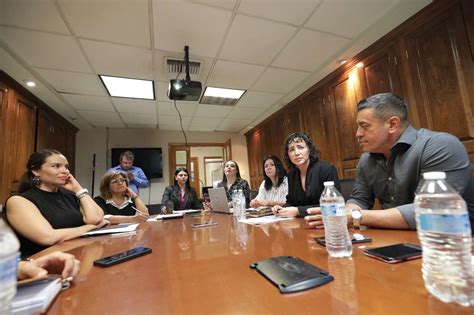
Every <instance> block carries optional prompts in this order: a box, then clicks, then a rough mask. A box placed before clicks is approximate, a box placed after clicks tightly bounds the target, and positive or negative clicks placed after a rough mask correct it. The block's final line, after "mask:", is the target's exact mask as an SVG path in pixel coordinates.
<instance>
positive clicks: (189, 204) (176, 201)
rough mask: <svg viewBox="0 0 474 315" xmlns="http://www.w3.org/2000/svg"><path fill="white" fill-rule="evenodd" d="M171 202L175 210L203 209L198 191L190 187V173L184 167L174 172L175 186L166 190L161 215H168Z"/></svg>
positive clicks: (162, 199) (162, 200)
mask: <svg viewBox="0 0 474 315" xmlns="http://www.w3.org/2000/svg"><path fill="white" fill-rule="evenodd" d="M169 201H171V202H173V206H174V208H173V209H174V210H185V209H202V204H201V202H200V201H199V199H198V196H197V194H196V191H195V190H194V188H192V187H191V185H189V173H188V170H187V169H186V168H184V167H180V168H178V169H176V171H175V172H174V185H173V186H168V187H166V188H165V191H164V192H163V197H162V198H161V204H162V208H161V213H163V214H166V213H168V209H167V208H166V204H167V203H168V202H169Z"/></svg>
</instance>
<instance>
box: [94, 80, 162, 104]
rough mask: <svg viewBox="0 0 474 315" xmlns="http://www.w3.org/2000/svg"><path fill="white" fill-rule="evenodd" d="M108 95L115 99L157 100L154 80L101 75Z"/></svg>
mask: <svg viewBox="0 0 474 315" xmlns="http://www.w3.org/2000/svg"><path fill="white" fill-rule="evenodd" d="M99 78H100V80H101V81H102V83H103V84H104V86H105V88H106V90H107V93H109V95H110V96H113V97H124V98H139V99H146V100H154V99H155V88H154V85H153V81H152V80H141V79H130V78H123V77H114V76H108V75H102V74H99Z"/></svg>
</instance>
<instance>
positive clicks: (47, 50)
mask: <svg viewBox="0 0 474 315" xmlns="http://www.w3.org/2000/svg"><path fill="white" fill-rule="evenodd" d="M0 36H1V38H2V39H3V40H4V41H5V42H7V43H8V46H10V47H11V48H12V49H13V50H14V51H15V52H16V53H18V54H19V55H20V56H21V57H22V58H23V59H24V60H25V61H26V62H27V63H28V64H30V65H32V66H37V67H43V68H52V69H59V70H70V71H79V72H91V69H90V67H89V65H88V64H87V61H86V59H85V58H84V56H83V55H82V52H81V50H80V49H79V47H78V46H77V44H76V42H75V41H74V39H73V38H72V37H69V36H65V35H55V34H47V33H41V32H34V31H25V30H20V29H14V28H9V27H0Z"/></svg>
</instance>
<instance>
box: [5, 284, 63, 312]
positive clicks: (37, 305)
mask: <svg viewBox="0 0 474 315" xmlns="http://www.w3.org/2000/svg"><path fill="white" fill-rule="evenodd" d="M62 288H63V284H62V283H61V278H60V277H59V276H50V277H48V278H46V279H44V280H40V281H38V282H34V283H31V284H28V285H24V286H18V288H17V292H16V295H15V297H14V298H13V301H12V305H11V308H12V314H14V315H24V314H38V313H44V312H46V310H47V309H48V307H49V305H50V304H51V302H52V301H53V300H54V298H55V297H56V296H57V295H58V293H59V291H61V289H62Z"/></svg>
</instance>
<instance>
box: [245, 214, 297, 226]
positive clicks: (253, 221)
mask: <svg viewBox="0 0 474 315" xmlns="http://www.w3.org/2000/svg"><path fill="white" fill-rule="evenodd" d="M292 219H293V218H283V217H277V216H274V215H271V216H266V217H259V218H250V219H242V220H239V222H242V223H247V224H251V225H262V224H269V223H274V222H279V221H286V220H292Z"/></svg>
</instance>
